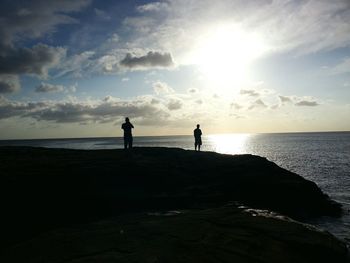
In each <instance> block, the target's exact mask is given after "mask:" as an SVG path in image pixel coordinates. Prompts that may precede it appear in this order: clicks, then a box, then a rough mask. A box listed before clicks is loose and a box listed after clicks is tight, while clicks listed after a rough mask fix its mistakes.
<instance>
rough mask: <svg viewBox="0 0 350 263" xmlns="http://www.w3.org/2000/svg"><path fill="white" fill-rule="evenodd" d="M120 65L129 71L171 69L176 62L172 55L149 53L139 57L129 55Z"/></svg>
mask: <svg viewBox="0 0 350 263" xmlns="http://www.w3.org/2000/svg"><path fill="white" fill-rule="evenodd" d="M120 65H121V66H123V67H126V68H129V69H149V68H158V67H160V68H167V67H171V66H173V65H174V62H173V59H172V57H171V54H170V53H160V52H156V51H155V52H153V51H149V52H148V53H147V54H146V55H144V56H139V57H137V56H133V55H132V54H131V53H128V54H126V56H125V58H124V59H123V60H121V61H120Z"/></svg>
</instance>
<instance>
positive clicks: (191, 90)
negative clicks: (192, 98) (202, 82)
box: [188, 88, 199, 94]
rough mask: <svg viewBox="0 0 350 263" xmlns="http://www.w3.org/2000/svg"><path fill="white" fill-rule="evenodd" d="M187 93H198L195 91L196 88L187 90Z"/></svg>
mask: <svg viewBox="0 0 350 263" xmlns="http://www.w3.org/2000/svg"><path fill="white" fill-rule="evenodd" d="M188 92H189V93H191V94H195V93H198V92H199V91H198V89H196V88H190V89H189V90H188Z"/></svg>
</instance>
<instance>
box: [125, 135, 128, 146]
mask: <svg viewBox="0 0 350 263" xmlns="http://www.w3.org/2000/svg"><path fill="white" fill-rule="evenodd" d="M127 147H128V138H126V137H124V149H126V148H127Z"/></svg>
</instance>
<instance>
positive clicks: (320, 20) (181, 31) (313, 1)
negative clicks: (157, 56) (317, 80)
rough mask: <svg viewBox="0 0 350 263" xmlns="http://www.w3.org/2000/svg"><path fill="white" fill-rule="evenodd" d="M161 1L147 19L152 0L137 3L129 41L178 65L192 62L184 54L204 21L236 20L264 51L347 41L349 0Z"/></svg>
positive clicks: (295, 51)
mask: <svg viewBox="0 0 350 263" xmlns="http://www.w3.org/2000/svg"><path fill="white" fill-rule="evenodd" d="M167 3H169V5H170V7H171V8H168V11H167V12H162V13H161V15H154V16H153V17H152V18H153V20H152V21H150V20H149V19H147V18H149V17H145V16H146V15H147V12H146V10H148V9H151V10H155V9H157V4H154V3H151V4H147V5H144V6H141V7H138V11H139V14H136V15H135V16H133V17H129V18H128V20H129V21H134V25H135V28H136V30H137V31H138V32H140V33H141V34H135V35H134V37H133V39H132V43H137V46H142V47H152V48H155V47H156V48H158V49H161V50H169V51H171V54H172V55H173V56H174V57H176V59H177V63H179V64H191V63H193V62H195V61H193V60H194V58H193V57H191V56H190V54H192V53H193V52H195V51H196V47H197V45H196V41H198V39H199V38H201V37H202V36H204V38H205V36H206V34H207V32H208V30H209V27H210V25H222V24H233V25H239V27H240V28H241V29H242V31H243V32H249V33H252V34H253V35H255V34H256V35H257V36H261V39H262V40H263V41H264V43H265V46H266V50H265V51H266V52H269V53H289V54H292V55H303V54H310V53H316V52H321V51H329V50H334V49H337V48H342V47H349V46H350V44H349V43H350V24H349V22H348V21H350V2H349V1H347V0H335V1H328V0H308V1H288V0H279V1H269V0H264V1H260V0H252V1H249V3H247V1H243V0H219V1H212V0H203V1H187V0H173V1H167ZM257 6H259V8H257ZM194 18H196V19H194ZM136 21H137V22H136ZM136 24H137V26H136ZM140 29H143V30H140ZM214 29H215V28H214ZM169 32H171V34H169ZM228 33H229V32H228Z"/></svg>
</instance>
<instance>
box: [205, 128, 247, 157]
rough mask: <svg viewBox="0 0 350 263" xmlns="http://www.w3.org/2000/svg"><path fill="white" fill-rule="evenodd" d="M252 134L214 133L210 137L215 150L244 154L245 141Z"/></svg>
mask: <svg viewBox="0 0 350 263" xmlns="http://www.w3.org/2000/svg"><path fill="white" fill-rule="evenodd" d="M249 137H250V134H245V133H242V134H213V135H209V136H208V139H209V141H210V143H211V144H212V145H213V146H212V147H213V150H214V151H215V152H218V153H227V154H244V153H246V149H245V143H246V141H247V139H248V138H249Z"/></svg>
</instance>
